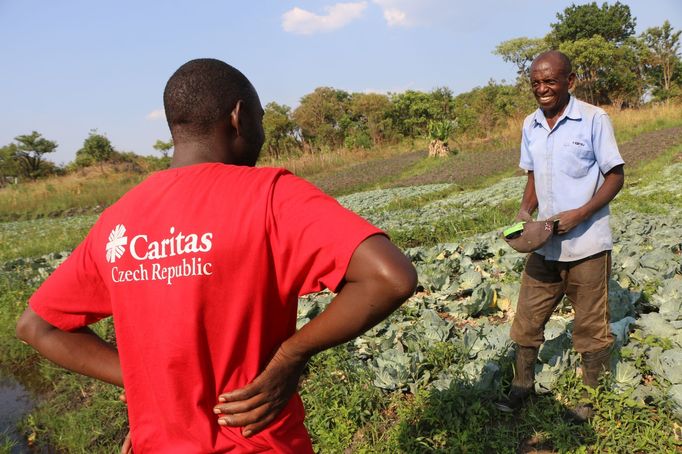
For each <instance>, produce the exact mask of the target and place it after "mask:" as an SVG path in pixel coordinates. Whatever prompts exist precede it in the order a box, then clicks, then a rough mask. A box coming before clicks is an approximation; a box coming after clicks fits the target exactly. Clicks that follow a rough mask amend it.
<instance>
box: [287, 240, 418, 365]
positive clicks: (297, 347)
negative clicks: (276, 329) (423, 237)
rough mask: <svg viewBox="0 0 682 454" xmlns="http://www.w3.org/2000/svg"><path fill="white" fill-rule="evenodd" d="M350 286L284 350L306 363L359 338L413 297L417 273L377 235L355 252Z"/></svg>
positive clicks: (349, 279)
mask: <svg viewBox="0 0 682 454" xmlns="http://www.w3.org/2000/svg"><path fill="white" fill-rule="evenodd" d="M346 281H347V282H346V284H345V285H344V286H343V288H342V289H341V291H340V292H339V293H338V295H336V297H335V298H334V300H333V301H332V302H331V304H330V305H329V306H328V307H327V308H326V309H325V310H324V311H323V312H322V313H321V314H320V315H318V316H317V317H316V318H315V319H313V320H312V321H311V322H310V323H308V324H307V325H305V326H304V327H303V328H302V329H301V330H299V331H298V332H297V333H295V334H294V335H293V336H292V337H290V338H289V339H288V340H287V341H285V342H284V343H283V344H282V349H284V350H285V351H287V352H288V353H289V354H294V355H296V356H299V357H302V358H305V359H307V358H309V357H310V356H312V355H313V354H315V353H317V352H319V351H322V350H325V349H327V348H330V347H333V346H335V345H338V344H341V343H343V342H346V341H348V340H350V339H353V338H354V337H357V336H359V335H360V334H362V333H364V332H365V331H366V330H368V329H369V328H371V327H372V326H374V325H375V324H377V323H378V322H379V321H381V320H383V319H384V318H386V317H387V316H388V315H389V314H390V313H391V312H393V311H394V310H395V309H397V308H398V307H399V306H400V305H401V304H402V303H403V302H404V301H405V300H406V299H407V298H409V297H410V296H411V295H412V293H413V292H414V289H415V287H416V285H417V273H416V271H415V269H414V267H413V266H412V264H411V263H410V261H409V260H408V259H407V257H405V255H403V253H402V252H400V250H399V249H398V248H396V247H395V246H394V245H393V244H391V242H390V241H389V240H388V239H387V238H386V237H384V236H379V235H377V236H374V237H371V238H368V239H367V240H365V241H364V242H363V243H362V244H361V245H360V246H359V247H358V249H357V250H356V251H355V253H354V254H353V258H352V259H351V262H350V265H349V267H348V271H347V273H346Z"/></svg>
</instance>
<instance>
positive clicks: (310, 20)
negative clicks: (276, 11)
mask: <svg viewBox="0 0 682 454" xmlns="http://www.w3.org/2000/svg"><path fill="white" fill-rule="evenodd" d="M366 8H367V2H354V3H336V4H334V5H332V6H328V7H326V8H325V11H326V13H327V14H325V15H319V14H315V13H311V12H310V11H306V10H304V9H301V8H298V7H295V8H293V9H291V10H289V11H287V12H286V13H284V14H283V15H282V28H284V31H286V32H289V33H296V34H299V35H312V34H315V33H323V32H330V31H334V30H338V29H339V28H342V27H344V26H345V25H347V24H349V23H350V22H352V21H354V20H356V19H358V18H360V17H362V14H363V12H364V11H365V9H366Z"/></svg>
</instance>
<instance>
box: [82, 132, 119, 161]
mask: <svg viewBox="0 0 682 454" xmlns="http://www.w3.org/2000/svg"><path fill="white" fill-rule="evenodd" d="M114 152H115V151H114V147H113V146H112V145H111V141H109V139H108V138H107V136H105V135H103V134H98V133H97V130H96V129H91V130H90V134H89V135H88V137H86V139H85V140H84V141H83V147H82V148H81V149H80V150H78V151H77V152H76V163H77V164H79V165H81V166H88V165H91V164H94V163H99V164H100V168H101V169H102V171H104V167H103V164H104V162H106V161H108V160H109V159H111V157H112V156H113V154H114Z"/></svg>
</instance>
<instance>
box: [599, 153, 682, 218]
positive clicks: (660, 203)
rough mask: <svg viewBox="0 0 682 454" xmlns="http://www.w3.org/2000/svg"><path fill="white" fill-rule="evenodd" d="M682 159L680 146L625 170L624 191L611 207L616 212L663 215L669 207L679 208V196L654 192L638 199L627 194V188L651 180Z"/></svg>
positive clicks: (665, 192)
mask: <svg viewBox="0 0 682 454" xmlns="http://www.w3.org/2000/svg"><path fill="white" fill-rule="evenodd" d="M680 157H682V145H678V146H675V147H672V148H670V149H668V150H666V151H664V152H663V153H661V154H660V155H659V156H657V157H656V158H654V159H652V160H650V161H647V162H645V163H642V164H641V165H638V166H636V167H634V168H632V169H630V168H628V169H626V175H625V185H624V189H625V190H624V191H621V193H620V194H618V196H617V197H616V199H615V200H614V201H613V204H612V206H613V207H614V208H615V209H617V210H622V211H625V210H633V211H638V212H641V213H647V214H664V213H666V212H668V211H669V210H670V207H671V206H679V203H680V194H672V193H670V192H667V191H660V192H655V193H653V194H650V195H648V196H647V197H639V196H637V195H633V194H630V193H628V191H627V189H628V188H634V187H636V186H638V185H640V184H642V183H646V182H648V181H650V180H651V178H652V176H655V175H660V174H661V172H662V171H663V170H664V169H665V168H666V167H667V166H668V165H670V164H671V163H673V162H676V161H679V159H680Z"/></svg>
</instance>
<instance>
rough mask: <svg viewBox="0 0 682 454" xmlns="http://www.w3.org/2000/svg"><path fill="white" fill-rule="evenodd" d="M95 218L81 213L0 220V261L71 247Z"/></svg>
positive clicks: (82, 236) (79, 239) (88, 228)
mask: <svg viewBox="0 0 682 454" xmlns="http://www.w3.org/2000/svg"><path fill="white" fill-rule="evenodd" d="M96 219H97V216H96V215H84V216H71V217H63V218H59V219H50V218H42V219H35V220H30V221H14V222H3V223H0V244H2V245H3V247H2V248H0V262H4V261H7V260H13V259H17V258H20V257H36V256H40V255H44V254H48V253H50V252H57V251H64V250H71V249H73V248H74V247H76V245H78V243H80V242H81V241H82V240H83V238H85V236H86V234H87V233H88V231H89V230H90V227H92V225H93V224H94V223H95V220H96Z"/></svg>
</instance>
